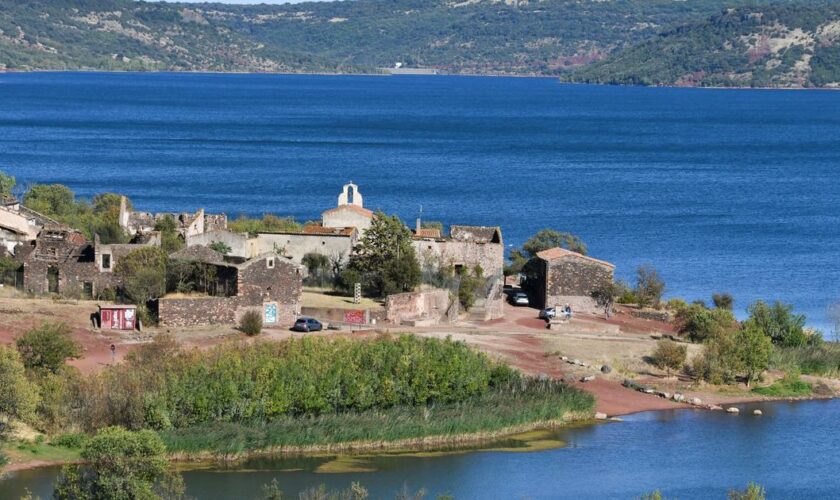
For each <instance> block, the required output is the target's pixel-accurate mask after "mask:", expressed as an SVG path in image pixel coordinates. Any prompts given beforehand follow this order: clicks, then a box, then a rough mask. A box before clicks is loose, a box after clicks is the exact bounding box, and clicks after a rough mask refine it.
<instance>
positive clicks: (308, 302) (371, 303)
mask: <svg viewBox="0 0 840 500" xmlns="http://www.w3.org/2000/svg"><path fill="white" fill-rule="evenodd" d="M301 305H302V306H303V307H328V308H332V309H370V310H372V311H378V310H382V309H384V305H383V304H382V302H381V301H378V300H374V299H370V298H367V297H362V302H361V303H360V304H354V303H353V297H343V296H341V295H338V294H336V293H335V292H333V291H331V290H327V289H323V288H310V287H306V288H304V289H303V296H302V297H301Z"/></svg>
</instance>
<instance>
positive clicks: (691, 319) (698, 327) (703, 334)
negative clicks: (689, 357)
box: [674, 303, 736, 342]
mask: <svg viewBox="0 0 840 500" xmlns="http://www.w3.org/2000/svg"><path fill="white" fill-rule="evenodd" d="M683 304H684V303H683ZM674 319H675V321H676V324H677V328H678V331H679V332H680V334H681V335H688V337H689V338H690V339H691V340H692V341H693V342H702V341H704V340H706V339H707V338H710V337H714V336H716V335H718V334H721V333H724V332H726V331H730V330H733V329H734V328H735V327H736V321H735V316H734V315H733V314H732V311H730V310H728V309H708V308H706V307H704V306H702V305H699V304H691V305H680V306H679V307H678V308H677V310H676V314H675V317H674Z"/></svg>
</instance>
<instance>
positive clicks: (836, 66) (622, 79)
mask: <svg viewBox="0 0 840 500" xmlns="http://www.w3.org/2000/svg"><path fill="white" fill-rule="evenodd" d="M566 79H568V80H569V81H576V82H588V83H618V84H641V85H686V86H697V85H701V86H753V87H837V86H840V4H838V3H837V2H807V3H798V4H786V5H776V6H763V7H741V8H733V9H727V10H725V11H722V12H721V13H719V14H716V15H714V16H711V17H710V18H709V19H707V20H705V21H700V22H693V23H688V24H686V25H684V26H680V27H677V28H673V29H670V30H666V31H664V32H662V33H661V34H659V35H656V36H654V37H652V38H651V39H649V40H646V41H643V42H641V43H638V44H635V45H633V46H631V47H627V48H624V49H622V50H617V51H615V52H614V53H613V54H611V55H609V56H608V57H607V58H606V59H604V60H602V61H598V62H595V63H593V64H591V65H589V66H587V67H584V68H580V69H578V70H577V71H576V72H574V73H573V74H571V75H569V76H567V77H566Z"/></svg>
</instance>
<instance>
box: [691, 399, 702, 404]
mask: <svg viewBox="0 0 840 500" xmlns="http://www.w3.org/2000/svg"><path fill="white" fill-rule="evenodd" d="M691 404H693V405H694V406H700V405H702V404H703V400H702V399H700V398H691Z"/></svg>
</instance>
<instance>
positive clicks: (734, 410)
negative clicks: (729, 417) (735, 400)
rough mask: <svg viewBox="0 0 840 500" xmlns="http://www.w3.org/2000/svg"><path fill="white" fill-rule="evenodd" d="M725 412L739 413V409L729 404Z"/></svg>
mask: <svg viewBox="0 0 840 500" xmlns="http://www.w3.org/2000/svg"><path fill="white" fill-rule="evenodd" d="M726 413H741V410H739V409H738V408H735V407H734V406H730V407H729V408H727V409H726Z"/></svg>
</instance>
